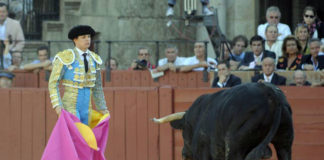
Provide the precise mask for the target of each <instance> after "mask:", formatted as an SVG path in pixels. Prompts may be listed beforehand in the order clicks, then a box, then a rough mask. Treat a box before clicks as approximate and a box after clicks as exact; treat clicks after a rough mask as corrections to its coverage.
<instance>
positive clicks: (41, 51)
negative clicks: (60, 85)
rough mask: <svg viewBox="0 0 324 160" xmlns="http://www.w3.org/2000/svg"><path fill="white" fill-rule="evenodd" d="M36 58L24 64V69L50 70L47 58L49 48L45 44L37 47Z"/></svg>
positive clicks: (50, 63)
mask: <svg viewBox="0 0 324 160" xmlns="http://www.w3.org/2000/svg"><path fill="white" fill-rule="evenodd" d="M37 55H38V59H37V60H34V61H33V62H32V63H30V64H26V65H24V70H27V71H33V72H39V71H40V70H42V69H44V70H52V62H51V60H50V59H49V50H48V47H47V46H41V47H39V48H38V49H37Z"/></svg>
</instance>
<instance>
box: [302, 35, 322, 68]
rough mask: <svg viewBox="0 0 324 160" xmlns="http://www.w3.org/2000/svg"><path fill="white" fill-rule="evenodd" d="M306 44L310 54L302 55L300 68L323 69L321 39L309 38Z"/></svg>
mask: <svg viewBox="0 0 324 160" xmlns="http://www.w3.org/2000/svg"><path fill="white" fill-rule="evenodd" d="M308 45H309V49H310V54H309V55H304V56H303V58H302V68H303V69H304V70H308V71H317V70H319V69H324V54H323V53H321V54H320V48H321V41H320V40H319V39H311V40H310V41H309V43H308Z"/></svg>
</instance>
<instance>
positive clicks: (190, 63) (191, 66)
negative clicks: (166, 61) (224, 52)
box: [180, 42, 217, 72]
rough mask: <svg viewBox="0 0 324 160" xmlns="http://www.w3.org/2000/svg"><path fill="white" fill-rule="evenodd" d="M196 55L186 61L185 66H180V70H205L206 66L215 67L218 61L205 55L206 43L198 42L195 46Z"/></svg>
mask: <svg viewBox="0 0 324 160" xmlns="http://www.w3.org/2000/svg"><path fill="white" fill-rule="evenodd" d="M194 52H195V56H193V57H189V58H187V59H186V61H185V62H184V64H183V65H184V66H182V67H180V72H189V71H203V70H204V69H205V68H208V67H209V69H215V68H216V65H217V62H216V60H214V59H212V58H209V57H207V62H206V57H205V43H203V42H196V43H195V46H194Z"/></svg>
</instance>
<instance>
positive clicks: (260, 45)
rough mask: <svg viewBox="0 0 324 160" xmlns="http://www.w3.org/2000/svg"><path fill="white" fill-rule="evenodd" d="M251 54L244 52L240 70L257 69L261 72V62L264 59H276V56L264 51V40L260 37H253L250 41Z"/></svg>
mask: <svg viewBox="0 0 324 160" xmlns="http://www.w3.org/2000/svg"><path fill="white" fill-rule="evenodd" d="M250 45H251V49H252V52H246V53H245V56H244V58H243V60H242V61H241V64H240V66H239V69H240V70H248V69H257V70H261V62H262V60H263V59H264V58H265V57H272V58H274V59H275V58H276V54H275V53H273V52H270V51H267V50H264V39H263V38H262V37H261V36H258V35H256V36H253V37H252V38H251V40H250Z"/></svg>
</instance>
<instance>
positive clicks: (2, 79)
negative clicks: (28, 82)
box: [0, 71, 15, 88]
mask: <svg viewBox="0 0 324 160" xmlns="http://www.w3.org/2000/svg"><path fill="white" fill-rule="evenodd" d="M14 77H15V75H14V74H12V73H10V72H5V71H0V88H11V86H12V80H13V78H14Z"/></svg>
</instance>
